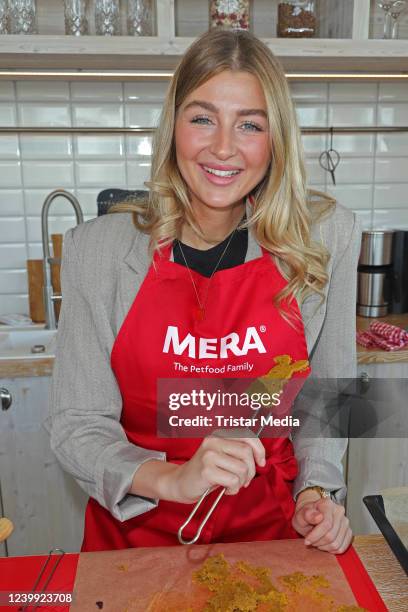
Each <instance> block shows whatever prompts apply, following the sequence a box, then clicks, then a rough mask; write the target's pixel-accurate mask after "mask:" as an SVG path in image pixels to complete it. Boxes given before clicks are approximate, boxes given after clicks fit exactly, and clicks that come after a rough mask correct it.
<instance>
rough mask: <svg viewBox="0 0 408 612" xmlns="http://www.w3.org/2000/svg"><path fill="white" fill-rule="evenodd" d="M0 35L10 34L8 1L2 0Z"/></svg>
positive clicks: (0, 2) (0, 5) (0, 6)
mask: <svg viewBox="0 0 408 612" xmlns="http://www.w3.org/2000/svg"><path fill="white" fill-rule="evenodd" d="M0 34H10V14H9V5H8V0H0Z"/></svg>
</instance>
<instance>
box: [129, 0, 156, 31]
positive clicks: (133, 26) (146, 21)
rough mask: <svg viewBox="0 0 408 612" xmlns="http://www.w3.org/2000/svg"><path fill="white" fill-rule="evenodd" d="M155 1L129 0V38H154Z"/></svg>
mask: <svg viewBox="0 0 408 612" xmlns="http://www.w3.org/2000/svg"><path fill="white" fill-rule="evenodd" d="M153 2H154V0H128V3H127V33H128V35H129V36H153V14H154V7H153Z"/></svg>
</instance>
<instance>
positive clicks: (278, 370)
mask: <svg viewBox="0 0 408 612" xmlns="http://www.w3.org/2000/svg"><path fill="white" fill-rule="evenodd" d="M291 361H292V359H291V357H289V355H279V356H278V357H275V362H276V366H274V367H273V368H272V369H271V370H270V371H269V372H268V373H267V374H266V375H265V376H263V377H261V378H259V379H256V381H255V382H257V381H260V382H261V383H262V381H263V380H268V379H269V380H270V379H275V382H279V381H280V386H279V388H280V391H282V390H283V387H284V385H285V384H286V383H287V382H288V380H289V379H290V378H291V377H292V374H294V372H302V371H304V370H307V368H308V367H309V362H308V361H307V360H304V361H297V362H295V363H293V364H292V363H291ZM251 386H252V385H251ZM262 410H263V408H259V409H258V410H257V411H256V415H258V414H260V412H261V411H262ZM263 429H264V425H260V426H259V428H258V429H257V431H256V432H253V433H254V437H256V438H259V436H260V435H261V433H262V430H263ZM213 490H214V488H213V487H209V488H208V489H206V490H205V491H204V493H203V494H202V495H201V497H200V499H199V500H198V501H197V502H196V505H195V506H194V508H193V510H192V511H191V513H190V515H189V517H188V518H187V520H186V521H185V522H184V523H183V524H182V525H181V527H180V529H179V530H178V532H177V537H178V541H179V542H180V544H195V542H197V540H198V538H199V537H200V535H201V532H202V530H203V528H204V526H205V525H206V523H207V521H208V519H209V518H210V516H211V515H212V513H213V512H214V510H215V508H216V507H217V505H218V503H219V501H220V500H221V498H222V496H223V495H224V493H225V491H226V490H227V489H226V487H223V488H222V489H221V491H220V492H219V493H218V495H217V497H216V498H215V500H214V502H213V504H212V506H211V508H210V509H209V510H208V512H207V514H206V515H205V517H204V518H203V520H202V521H201V523H200V525H199V526H198V529H197V532H196V534H195V536H194V537H193V538H192V539H191V540H185V539H184V538H183V530H184V529H185V528H186V527H187V525H188V524H189V523H190V521H191V520H192V519H193V517H194V516H195V515H196V513H197V511H198V509H199V508H200V506H201V504H202V503H203V501H204V499H205V498H206V497H207V495H209V493H210V492H211V491H213Z"/></svg>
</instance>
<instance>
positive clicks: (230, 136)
mask: <svg viewBox="0 0 408 612" xmlns="http://www.w3.org/2000/svg"><path fill="white" fill-rule="evenodd" d="M210 152H211V153H212V154H213V155H214V156H215V157H218V159H226V158H228V157H231V156H232V155H235V153H236V143H235V138H234V132H233V130H231V129H230V128H228V127H219V128H218V129H217V130H216V131H215V133H214V138H213V142H212V143H211V149H210Z"/></svg>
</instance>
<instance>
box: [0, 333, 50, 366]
mask: <svg viewBox="0 0 408 612" xmlns="http://www.w3.org/2000/svg"><path fill="white" fill-rule="evenodd" d="M56 336H57V330H56V329H44V328H43V327H36V328H34V329H32V328H30V329H27V327H21V328H11V327H5V326H4V327H2V328H0V361H5V360H8V359H44V357H55V346H56Z"/></svg>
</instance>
